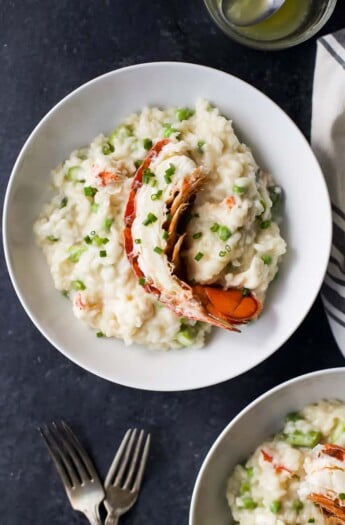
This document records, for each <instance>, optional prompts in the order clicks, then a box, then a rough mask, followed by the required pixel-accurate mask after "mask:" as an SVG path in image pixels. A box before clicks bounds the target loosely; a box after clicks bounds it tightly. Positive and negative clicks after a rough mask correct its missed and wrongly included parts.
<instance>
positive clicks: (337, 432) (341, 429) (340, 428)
mask: <svg viewBox="0 0 345 525" xmlns="http://www.w3.org/2000/svg"><path fill="white" fill-rule="evenodd" d="M344 433H345V421H342V420H338V421H337V424H336V426H335V428H334V429H333V430H332V433H331V439H330V442H331V443H337V442H338V440H339V438H340V437H341V436H342V434H344Z"/></svg>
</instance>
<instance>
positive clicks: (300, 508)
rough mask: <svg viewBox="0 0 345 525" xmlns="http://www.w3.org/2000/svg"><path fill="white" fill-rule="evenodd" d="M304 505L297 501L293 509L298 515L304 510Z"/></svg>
mask: <svg viewBox="0 0 345 525" xmlns="http://www.w3.org/2000/svg"><path fill="white" fill-rule="evenodd" d="M303 507H304V505H303V503H302V501H301V500H299V499H296V500H295V501H294V502H293V504H292V508H293V509H294V510H295V511H296V512H297V513H298V512H300V511H301V510H302V509H303Z"/></svg>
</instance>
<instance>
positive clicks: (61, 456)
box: [39, 421, 105, 525]
mask: <svg viewBox="0 0 345 525" xmlns="http://www.w3.org/2000/svg"><path fill="white" fill-rule="evenodd" d="M39 431H40V433H41V436H42V437H43V439H44V441H45V443H46V445H47V447H48V450H49V453H50V455H51V457H52V460H53V461H54V463H55V466H56V469H57V471H58V473H59V474H60V477H61V480H62V483H63V485H64V488H65V491H66V494H67V497H68V499H69V501H70V503H71V505H72V508H73V509H74V510H77V511H79V512H82V513H83V514H84V515H85V516H86V517H87V519H88V520H89V522H90V524H91V525H102V521H101V519H100V515H99V506H100V504H101V502H102V501H103V499H104V497H105V493H104V489H103V486H102V483H101V481H100V479H99V477H98V474H97V472H96V469H95V467H94V466H93V464H92V462H91V460H90V459H89V456H88V454H87V453H86V452H85V450H84V448H83V446H82V445H81V443H80V442H79V440H78V439H77V438H76V436H75V435H74V434H73V432H72V430H71V429H70V427H69V426H68V425H67V424H66V423H65V422H64V421H60V422H59V423H52V424H51V425H50V426H48V425H45V426H43V427H41V428H40V429H39Z"/></svg>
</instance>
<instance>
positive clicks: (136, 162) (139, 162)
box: [134, 159, 143, 169]
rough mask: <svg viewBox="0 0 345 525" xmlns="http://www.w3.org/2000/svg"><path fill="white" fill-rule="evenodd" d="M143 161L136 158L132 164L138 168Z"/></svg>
mask: <svg viewBox="0 0 345 525" xmlns="http://www.w3.org/2000/svg"><path fill="white" fill-rule="evenodd" d="M142 163H143V161H142V160H140V159H137V160H135V161H134V166H135V167H136V168H137V169H138V168H140V166H141V165H142Z"/></svg>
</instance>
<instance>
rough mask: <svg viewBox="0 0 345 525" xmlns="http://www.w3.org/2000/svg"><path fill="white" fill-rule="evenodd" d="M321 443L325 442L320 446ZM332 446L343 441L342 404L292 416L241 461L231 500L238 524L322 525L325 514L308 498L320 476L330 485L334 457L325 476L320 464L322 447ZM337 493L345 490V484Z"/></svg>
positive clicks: (232, 482)
mask: <svg viewBox="0 0 345 525" xmlns="http://www.w3.org/2000/svg"><path fill="white" fill-rule="evenodd" d="M323 443H327V445H324V446H321V445H320V444H323ZM334 444H336V445H340V446H344V445H345V403H344V402H341V401H335V400H334V401H321V402H320V403H317V404H313V405H309V406H306V407H305V408H304V409H303V410H301V412H299V413H293V414H289V415H288V416H287V417H286V421H285V425H284V428H283V429H282V431H281V432H280V433H279V434H277V435H276V436H274V437H273V438H272V439H270V440H267V441H265V442H264V443H262V444H261V445H260V446H259V447H258V448H257V449H256V451H255V452H254V454H253V455H252V456H251V457H250V458H249V459H248V460H247V461H246V463H245V464H244V465H237V466H236V467H235V469H234V472H233V473H232V474H231V476H230V478H229V481H228V486H227V500H228V503H229V506H230V509H231V512H232V515H233V518H234V520H235V522H236V523H239V524H240V525H295V524H296V525H297V524H301V525H302V524H303V525H304V524H306V523H315V524H317V525H324V524H325V523H326V521H325V516H324V514H323V513H322V511H321V510H320V508H319V506H318V505H315V504H314V502H313V501H311V500H310V498H309V496H310V493H311V488H312V489H315V483H316V480H317V482H318V483H319V484H320V482H321V481H322V482H325V478H326V486H327V482H328V483H331V482H330V479H329V478H330V476H329V468H330V467H329V465H332V459H331V460H330V458H329V457H328V460H327V461H328V467H327V472H328V474H327V476H325V474H323V478H321V477H320V472H319V471H320V469H319V467H318V464H317V462H320V459H318V458H319V456H320V450H323V449H325V450H327V449H328V448H332V449H333V448H336V449H337V448H339V447H335V446H334ZM314 447H315V448H314ZM315 457H316V460H315ZM333 463H334V460H333ZM338 463H339V462H338ZM311 464H312V465H313V468H311ZM323 465H324V463H323ZM343 469H344V463H343ZM316 470H318V475H317V476H316V475H315V472H316ZM311 471H313V472H314V477H313V476H311V474H310V472H311ZM341 475H342V481H344V479H345V477H344V475H343V474H341ZM337 476H339V465H337ZM321 486H322V483H321ZM335 486H337V485H336V484H335ZM338 488H339V487H338ZM321 492H322V491H321ZM339 492H341V493H345V486H344V485H342V490H341V491H340V490H339ZM341 495H342V494H340V496H341ZM344 496H345V494H344ZM316 500H318V498H316Z"/></svg>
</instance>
